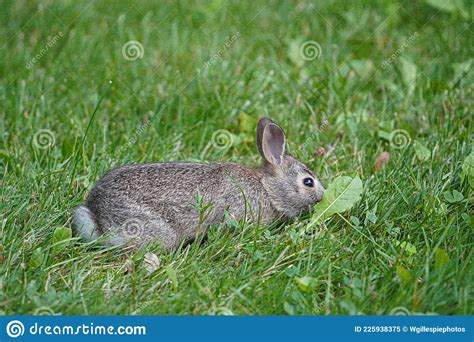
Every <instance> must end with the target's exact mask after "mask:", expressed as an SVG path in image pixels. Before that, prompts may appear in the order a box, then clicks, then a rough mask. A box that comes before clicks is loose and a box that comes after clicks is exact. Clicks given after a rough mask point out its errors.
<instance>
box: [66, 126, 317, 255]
mask: <svg viewBox="0 0 474 342" xmlns="http://www.w3.org/2000/svg"><path fill="white" fill-rule="evenodd" d="M256 141H257V147H258V151H259V153H260V155H261V156H262V157H263V160H264V162H263V165H262V166H261V167H259V168H256V169H252V168H249V167H247V166H243V165H239V164H234V163H211V164H200V163H188V162H164V163H150V164H138V165H126V166H121V167H118V168H115V169H112V170H111V171H109V172H108V173H107V174H105V175H104V176H103V177H102V178H101V179H100V180H99V181H98V182H97V184H96V185H95V187H94V188H93V189H92V190H91V191H90V193H89V195H88V197H87V199H86V201H85V203H84V205H82V206H80V207H79V208H77V209H76V211H75V213H74V218H73V228H74V231H75V233H76V234H77V235H79V236H81V237H82V238H83V239H84V240H86V241H92V240H96V239H99V238H101V239H103V240H102V241H103V242H105V244H106V245H110V246H126V247H127V248H131V249H139V248H142V247H144V246H146V245H147V244H149V243H160V244H161V245H162V247H163V248H165V249H168V250H173V249H177V248H178V247H179V246H180V245H182V244H186V243H189V242H192V241H193V240H194V239H196V238H197V237H199V236H204V235H205V234H206V233H207V231H208V230H209V229H210V227H211V225H214V224H219V223H222V222H224V219H225V217H228V216H227V215H230V217H233V218H234V219H236V220H238V221H239V220H247V222H254V223H260V224H269V223H272V222H274V221H276V220H279V219H282V220H289V219H292V218H295V217H297V216H299V215H301V214H303V213H305V212H307V211H308V210H309V209H310V208H311V207H312V206H314V205H315V204H316V203H318V202H319V201H321V199H322V197H323V194H324V188H323V186H322V185H321V182H320V181H319V180H318V178H317V177H316V176H315V175H314V173H313V172H311V171H310V170H309V168H308V167H306V166H305V165H304V164H303V163H301V162H300V161H298V160H296V159H295V158H294V157H292V156H291V155H289V154H287V153H285V141H286V138H285V133H284V132H283V130H282V129H281V128H280V127H279V126H278V125H277V124H276V123H274V122H273V121H272V120H271V119H269V118H266V117H264V118H261V119H260V120H259V122H258V124H257V134H256Z"/></svg>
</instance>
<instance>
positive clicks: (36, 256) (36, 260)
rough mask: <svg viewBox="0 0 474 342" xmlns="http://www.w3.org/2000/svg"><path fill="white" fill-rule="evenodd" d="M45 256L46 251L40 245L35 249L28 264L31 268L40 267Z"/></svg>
mask: <svg viewBox="0 0 474 342" xmlns="http://www.w3.org/2000/svg"><path fill="white" fill-rule="evenodd" d="M44 258H45V252H44V251H43V249H42V248H41V247H38V248H36V249H35V250H34V251H33V254H32V255H31V258H30V261H29V262H28V266H30V267H31V268H38V267H40V266H41V265H42V264H43V261H44Z"/></svg>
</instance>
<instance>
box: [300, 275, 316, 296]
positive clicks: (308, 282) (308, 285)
mask: <svg viewBox="0 0 474 342" xmlns="http://www.w3.org/2000/svg"><path fill="white" fill-rule="evenodd" d="M295 282H296V284H298V287H299V288H300V289H301V291H303V292H310V291H311V290H312V289H313V288H314V287H315V286H316V279H314V278H313V277H308V276H304V277H295Z"/></svg>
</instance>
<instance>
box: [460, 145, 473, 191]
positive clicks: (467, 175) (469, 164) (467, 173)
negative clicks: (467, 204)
mask: <svg viewBox="0 0 474 342" xmlns="http://www.w3.org/2000/svg"><path fill="white" fill-rule="evenodd" d="M461 178H462V180H463V181H464V180H467V182H468V183H469V186H470V187H471V188H473V189H474V149H473V150H472V152H471V154H469V155H468V156H467V157H466V159H465V160H464V163H463V164H462V171H461Z"/></svg>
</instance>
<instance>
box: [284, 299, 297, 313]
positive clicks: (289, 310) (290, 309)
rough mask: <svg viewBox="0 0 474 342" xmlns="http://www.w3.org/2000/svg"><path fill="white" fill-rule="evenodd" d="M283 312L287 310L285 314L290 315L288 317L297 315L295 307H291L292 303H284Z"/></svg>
mask: <svg viewBox="0 0 474 342" xmlns="http://www.w3.org/2000/svg"><path fill="white" fill-rule="evenodd" d="M283 310H285V312H286V313H287V314H288V315H291V316H292V315H294V314H295V307H294V306H293V305H291V304H290V303H288V302H287V301H285V303H283Z"/></svg>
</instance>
